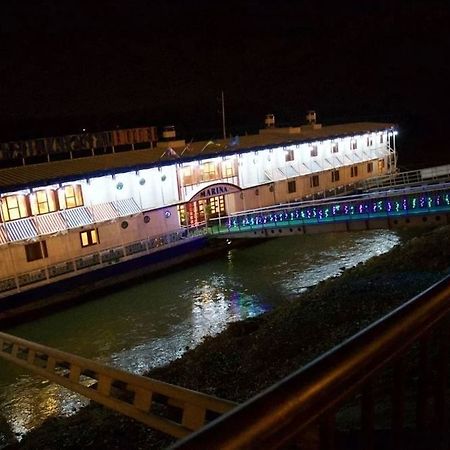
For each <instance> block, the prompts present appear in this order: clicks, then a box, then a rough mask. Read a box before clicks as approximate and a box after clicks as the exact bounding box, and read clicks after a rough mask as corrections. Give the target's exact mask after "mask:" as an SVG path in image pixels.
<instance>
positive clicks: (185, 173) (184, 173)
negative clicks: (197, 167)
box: [181, 167, 194, 186]
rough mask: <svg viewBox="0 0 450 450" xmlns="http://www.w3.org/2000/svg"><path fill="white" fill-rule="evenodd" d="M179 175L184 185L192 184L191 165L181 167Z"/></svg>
mask: <svg viewBox="0 0 450 450" xmlns="http://www.w3.org/2000/svg"><path fill="white" fill-rule="evenodd" d="M181 177H182V180H183V185H184V186H187V185H190V184H194V177H193V168H192V167H183V168H182V169H181Z"/></svg>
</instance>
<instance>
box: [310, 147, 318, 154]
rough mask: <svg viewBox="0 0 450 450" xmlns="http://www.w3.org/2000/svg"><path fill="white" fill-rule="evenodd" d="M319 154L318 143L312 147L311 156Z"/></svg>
mask: <svg viewBox="0 0 450 450" xmlns="http://www.w3.org/2000/svg"><path fill="white" fill-rule="evenodd" d="M317 154H318V150H317V145H313V146H312V147H311V156H317Z"/></svg>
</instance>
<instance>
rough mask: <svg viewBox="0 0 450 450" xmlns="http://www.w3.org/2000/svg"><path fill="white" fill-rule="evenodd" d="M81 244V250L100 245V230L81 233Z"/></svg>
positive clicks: (95, 229) (94, 229)
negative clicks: (84, 237)
mask: <svg viewBox="0 0 450 450" xmlns="http://www.w3.org/2000/svg"><path fill="white" fill-rule="evenodd" d="M83 236H86V239H83ZM80 242H81V248H86V247H92V246H93V245H98V244H100V237H99V234H98V228H91V229H90V230H83V231H80Z"/></svg>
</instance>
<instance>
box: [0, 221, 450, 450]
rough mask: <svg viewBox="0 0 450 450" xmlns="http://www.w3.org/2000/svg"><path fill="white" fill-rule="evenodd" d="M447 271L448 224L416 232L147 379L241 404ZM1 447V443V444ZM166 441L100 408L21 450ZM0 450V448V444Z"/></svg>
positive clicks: (28, 440) (53, 422)
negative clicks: (165, 382)
mask: <svg viewBox="0 0 450 450" xmlns="http://www.w3.org/2000/svg"><path fill="white" fill-rule="evenodd" d="M449 271H450V226H444V227H441V228H437V229H434V230H423V231H418V232H417V234H416V235H415V237H413V238H410V239H406V240H405V241H404V242H403V243H402V244H400V245H398V246H396V247H395V248H394V249H393V250H391V251H390V252H388V253H386V254H384V255H381V256H378V257H376V258H373V259H371V260H370V261H368V262H366V263H365V264H360V265H359V266H357V267H355V268H352V269H349V270H345V271H344V272H343V273H342V275H341V276H339V277H336V278H334V279H331V280H327V281H325V282H322V283H320V284H319V285H317V286H316V287H314V288H312V289H310V290H308V291H307V292H306V293H304V294H303V295H301V296H299V297H298V298H297V299H295V300H293V301H292V302H290V303H288V304H285V305H283V306H282V307H280V308H277V309H276V310H274V311H272V312H270V313H267V314H265V315H263V316H259V317H256V318H253V319H249V320H246V321H243V322H238V323H233V324H230V325H229V326H228V328H227V329H226V330H225V331H224V332H223V333H221V334H220V335H218V336H216V337H210V338H206V339H205V340H204V342H203V343H202V344H201V345H199V346H198V347H196V348H195V349H192V350H190V351H188V352H186V353H185V354H184V355H183V357H182V358H180V359H178V360H176V361H174V362H172V363H171V364H169V365H168V366H166V367H162V368H158V369H156V370H153V371H152V372H151V373H150V374H149V376H151V377H154V378H158V379H161V380H164V381H167V382H170V383H175V384H178V385H182V386H185V387H188V388H191V389H195V390H199V391H202V392H206V393H209V394H213V395H216V396H218V397H222V398H227V399H230V400H234V401H237V402H241V401H243V400H245V399H247V398H249V397H251V396H253V395H255V394H256V393H257V392H259V391H261V390H262V389H264V388H266V387H267V386H270V385H271V384H273V383H274V382H276V381H277V380H279V379H281V378H283V377H284V376H286V375H287V374H289V373H290V372H292V371H293V370H295V369H297V368H299V367H301V366H303V365H304V364H305V363H307V362H309V361H311V359H313V358H314V357H316V356H318V355H319V354H321V353H322V352H324V351H326V350H328V349H330V348H331V347H333V346H334V345H336V344H337V343H339V342H341V341H342V340H343V339H345V338H347V337H349V336H351V335H352V334H354V333H355V332H357V331H359V330H361V329H362V328H364V327H365V326H367V325H368V324H369V323H371V322H373V321H374V320H375V319H378V318H380V317H381V316H383V315H384V314H386V313H387V312H389V311H390V310H392V309H393V308H395V307H396V306H398V305H399V304H401V303H402V302H404V301H405V300H407V299H409V298H411V297H413V296H414V295H416V294H417V293H419V292H421V291H422V290H424V289H425V288H427V287H428V286H429V285H431V284H433V283H434V282H436V281H438V280H439V279H440V278H442V277H443V276H444V275H445V274H446V273H448V272H449ZM0 442H1V441H0ZM170 442H171V441H170V440H169V439H167V438H166V437H165V436H163V435H161V434H159V433H155V432H152V431H151V430H149V429H147V428H146V427H144V426H142V425H140V424H138V423H136V422H134V421H132V420H129V419H127V418H124V417H120V416H118V415H117V414H115V413H112V412H110V411H107V410H106V409H104V408H102V407H99V406H98V405H91V406H89V407H87V408H84V409H83V410H82V411H80V412H79V413H77V414H76V415H74V416H72V417H68V418H54V419H49V420H47V421H46V422H45V423H44V424H43V425H42V426H41V427H40V428H38V429H36V430H33V431H32V432H30V433H29V434H28V435H27V436H26V437H25V438H24V439H23V440H22V441H21V442H20V444H19V443H15V444H11V445H9V446H8V447H9V448H20V449H62V448H66V449H69V448H70V449H72V448H73V449H75V448H77V449H79V448H83V449H85V448H92V449H94V448H95V449H103V448H104V449H123V448H127V449H140V448H142V449H144V448H145V449H148V448H154V449H157V448H165V447H166V446H167V445H169V444H170ZM0 448H1V446H0Z"/></svg>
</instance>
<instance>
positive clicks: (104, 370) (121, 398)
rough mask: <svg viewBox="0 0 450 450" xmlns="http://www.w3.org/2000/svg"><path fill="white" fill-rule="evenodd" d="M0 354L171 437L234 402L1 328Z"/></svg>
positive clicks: (185, 432)
mask: <svg viewBox="0 0 450 450" xmlns="http://www.w3.org/2000/svg"><path fill="white" fill-rule="evenodd" d="M0 357H2V358H3V359H5V360H7V361H10V362H12V363H13V364H16V365H18V366H20V367H23V368H25V369H27V370H29V371H31V372H33V373H35V374H37V375H40V376H42V377H43V378H46V379H48V380H51V381H54V382H55V383H58V384H60V385H61V386H64V387H66V388H68V389H70V390H71V391H74V392H78V393H79V394H81V395H83V396H85V397H87V398H89V399H91V400H94V401H96V402H98V403H100V404H102V405H104V406H106V407H108V408H110V409H113V410H115V411H117V412H119V413H121V414H124V415H126V416H128V417H132V418H134V419H136V420H138V421H140V422H142V423H144V424H146V425H147V426H149V427H151V428H153V429H156V430H159V431H162V432H164V433H166V434H168V435H170V436H174V437H176V438H181V437H184V436H186V435H188V434H190V433H191V432H192V431H194V430H197V429H199V428H201V427H203V426H204V425H205V424H206V423H208V422H209V421H211V420H213V419H215V418H216V417H218V416H219V415H221V414H223V413H225V412H227V411H229V410H231V409H232V408H234V407H235V406H236V404H235V403H234V402H231V401H228V400H223V399H220V398H217V397H213V396H211V395H206V394H203V393H201V392H196V391H192V390H189V389H185V388H182V387H180V386H176V385H173V384H168V383H164V382H162V381H159V380H154V379H151V378H148V377H144V376H141V375H136V374H132V373H129V372H126V371H124V370H121V369H116V368H112V367H109V366H106V365H103V364H100V363H98V362H96V361H92V360H90V359H87V358H83V357H81V356H77V355H73V354H71V353H67V352H63V351H60V350H56V349H54V348H51V347H47V346H45V345H41V344H37V343H35V342H31V341H28V340H25V339H22V338H19V337H16V336H12V335H10V334H6V333H0Z"/></svg>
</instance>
